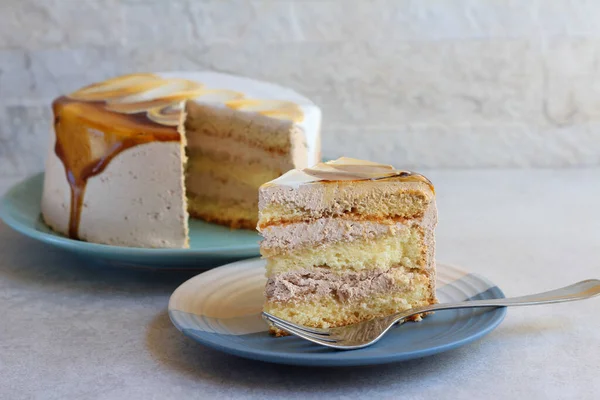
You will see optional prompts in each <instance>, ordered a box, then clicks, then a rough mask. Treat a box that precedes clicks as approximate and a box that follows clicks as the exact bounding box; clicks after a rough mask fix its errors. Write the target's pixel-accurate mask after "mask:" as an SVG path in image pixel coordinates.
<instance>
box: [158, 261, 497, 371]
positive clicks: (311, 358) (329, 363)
mask: <svg viewBox="0 0 600 400" xmlns="http://www.w3.org/2000/svg"><path fill="white" fill-rule="evenodd" d="M261 260H262V259H261V258H260V257H257V258H249V259H245V260H240V261H236V262H232V263H228V264H224V265H221V266H219V267H216V268H213V269H211V270H210V271H207V272H204V273H201V274H198V275H195V276H193V277H191V278H190V279H188V280H186V281H185V282H183V283H181V284H180V285H179V286H178V287H177V288H176V289H175V290H174V291H173V293H172V294H171V296H170V297H169V303H168V307H167V310H168V314H169V319H170V320H171V323H172V324H173V325H174V326H175V327H176V328H177V330H179V331H180V332H181V333H183V334H184V335H185V336H187V337H189V338H191V339H192V340H194V341H196V342H198V343H200V344H202V345H204V346H207V347H209V348H213V349H215V350H219V351H222V352H224V353H227V354H232V355H235V356H239V357H243V358H248V359H252V360H258V361H264V362H269V363H275V364H284V365H297V366H322V367H350V366H367V365H380V364H389V363H394V362H402V361H407V360H411V359H416V358H422V357H427V356H430V355H434V354H438V353H443V352H446V351H450V350H454V349H456V348H459V347H462V346H464V345H466V344H469V343H471V342H474V341H476V340H478V339H481V338H483V337H484V336H486V335H488V334H489V333H491V332H492V331H493V330H494V329H496V328H497V327H498V325H500V323H502V321H503V320H504V318H505V317H506V313H507V307H498V308H496V309H494V310H490V311H488V313H490V314H492V313H493V316H492V319H491V320H490V321H489V323H488V324H487V325H486V326H485V327H483V329H480V330H478V331H476V332H474V333H472V334H470V335H468V336H466V337H463V338H461V339H459V340H456V341H453V342H451V343H447V344H441V345H437V346H434V347H430V348H426V349H422V350H415V351H410V352H405V353H394V352H392V353H389V354H384V355H378V356H365V357H362V358H361V357H357V358H352V359H339V358H337V357H335V356H334V357H329V358H324V357H323V354H319V355H317V356H315V355H314V354H293V355H286V353H270V352H264V351H253V350H245V349H243V348H240V347H236V346H225V345H223V344H221V343H220V342H217V341H215V340H212V339H211V338H210V336H207V337H205V336H203V335H202V333H196V332H200V331H195V330H192V329H187V328H184V327H182V326H180V325H179V324H178V322H177V318H176V317H175V316H174V314H173V313H172V311H179V310H175V309H173V307H172V304H173V302H174V301H175V300H174V298H175V296H176V294H177V292H178V291H179V290H180V289H181V288H182V286H184V285H186V284H190V283H191V281H193V280H196V279H202V277H201V276H202V275H205V274H210V273H216V271H217V270H219V269H220V268H223V267H234V266H236V265H238V264H245V263H248V262H258V261H261ZM436 264H437V265H438V268H439V266H440V265H441V266H443V267H444V268H449V269H452V270H455V271H457V272H461V273H463V274H465V275H470V276H473V277H475V278H476V279H478V280H480V281H482V282H484V283H486V284H488V285H489V288H490V289H489V290H492V293H493V295H494V296H495V297H496V298H505V295H504V292H503V291H502V289H500V287H498V285H496V284H495V283H493V282H492V281H490V280H489V279H488V278H486V277H484V276H482V275H480V274H478V273H469V272H468V271H465V270H464V269H462V268H460V267H457V266H455V265H454V264H450V263H444V262H438V261H436ZM179 312H180V311H179ZM488 313H486V314H488ZM204 333H208V334H210V335H223V336H226V335H225V334H217V333H211V332H204ZM274 340H277V339H274ZM324 354H335V352H332V353H324Z"/></svg>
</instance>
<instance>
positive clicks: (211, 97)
mask: <svg viewBox="0 0 600 400" xmlns="http://www.w3.org/2000/svg"><path fill="white" fill-rule="evenodd" d="M243 97H244V94H243V93H240V92H236V91H234V90H225V89H204V90H203V91H202V92H201V93H200V94H199V95H198V97H196V98H195V99H194V100H196V101H199V102H205V103H227V102H229V101H233V100H239V99H242V98H243Z"/></svg>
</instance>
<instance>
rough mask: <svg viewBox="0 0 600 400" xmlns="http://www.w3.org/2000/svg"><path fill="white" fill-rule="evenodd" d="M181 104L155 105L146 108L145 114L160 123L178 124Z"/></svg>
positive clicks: (181, 110)
mask: <svg viewBox="0 0 600 400" xmlns="http://www.w3.org/2000/svg"><path fill="white" fill-rule="evenodd" d="M182 106H183V104H182V103H179V104H178V105H177V106H167V107H156V108H151V109H149V110H148V113H147V116H148V118H149V119H150V120H152V121H154V122H156V123H157V124H161V125H169V126H178V125H179V123H180V122H181V115H182V113H183V107H182Z"/></svg>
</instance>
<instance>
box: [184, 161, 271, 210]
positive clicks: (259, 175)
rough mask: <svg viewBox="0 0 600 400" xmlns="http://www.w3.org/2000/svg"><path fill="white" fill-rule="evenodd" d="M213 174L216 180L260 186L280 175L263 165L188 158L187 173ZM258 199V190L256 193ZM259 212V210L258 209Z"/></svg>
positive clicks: (191, 174)
mask: <svg viewBox="0 0 600 400" xmlns="http://www.w3.org/2000/svg"><path fill="white" fill-rule="evenodd" d="M202 173H205V174H211V175H212V176H213V177H214V179H215V180H220V181H222V182H227V181H235V182H240V183H244V184H246V185H248V186H252V187H254V188H255V189H254V190H255V191H258V187H259V186H260V185H262V184H263V183H264V182H267V181H268V180H270V179H273V177H275V176H277V175H278V172H277V171H273V170H270V169H268V168H265V167H264V166H263V165H260V164H254V165H244V164H239V163H224V162H222V161H219V160H215V159H212V158H209V157H196V158H191V157H190V158H189V159H188V166H187V174H188V176H194V175H195V174H202ZM256 197H257V199H258V192H257V195H256ZM257 212H258V211H257Z"/></svg>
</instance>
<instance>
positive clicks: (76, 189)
mask: <svg viewBox="0 0 600 400" xmlns="http://www.w3.org/2000/svg"><path fill="white" fill-rule="evenodd" d="M53 108H54V115H56V118H55V122H54V127H55V131H56V144H55V147H54V152H55V153H56V155H57V156H58V158H59V159H60V160H61V162H62V164H63V166H64V168H65V173H66V177H67V182H68V183H69V186H70V189H71V205H70V215H69V237H71V238H73V239H78V238H79V222H80V219H81V211H82V209H83V206H84V205H83V198H84V195H85V190H86V186H87V182H88V180H89V178H91V177H93V176H96V175H98V174H100V173H101V172H102V171H104V170H105V168H106V167H107V166H108V165H109V164H110V162H111V161H112V160H113V159H114V158H115V157H116V156H117V155H118V154H120V153H121V152H123V151H125V150H127V149H130V148H132V147H135V146H138V145H141V144H144V143H150V142H178V141H180V140H181V137H180V134H179V132H178V131H177V127H173V126H166V125H157V124H155V123H153V122H152V121H150V120H148V119H147V117H146V116H145V115H144V114H127V115H124V114H115V113H110V112H106V110H105V108H104V103H103V102H93V103H91V102H88V103H80V102H75V101H73V100H70V99H68V98H66V97H60V98H58V99H56V100H55V101H54V103H53ZM69 108H76V110H73V111H71V112H65V110H66V109H69ZM79 111H81V112H79ZM98 116H99V117H102V118H95V117H98ZM86 117H87V118H86ZM90 117H91V118H90ZM88 118H90V119H88ZM123 124H125V125H126V128H125V131H124V132H113V131H114V127H116V126H119V125H123ZM129 129H132V130H129ZM133 129H135V130H133Z"/></svg>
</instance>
